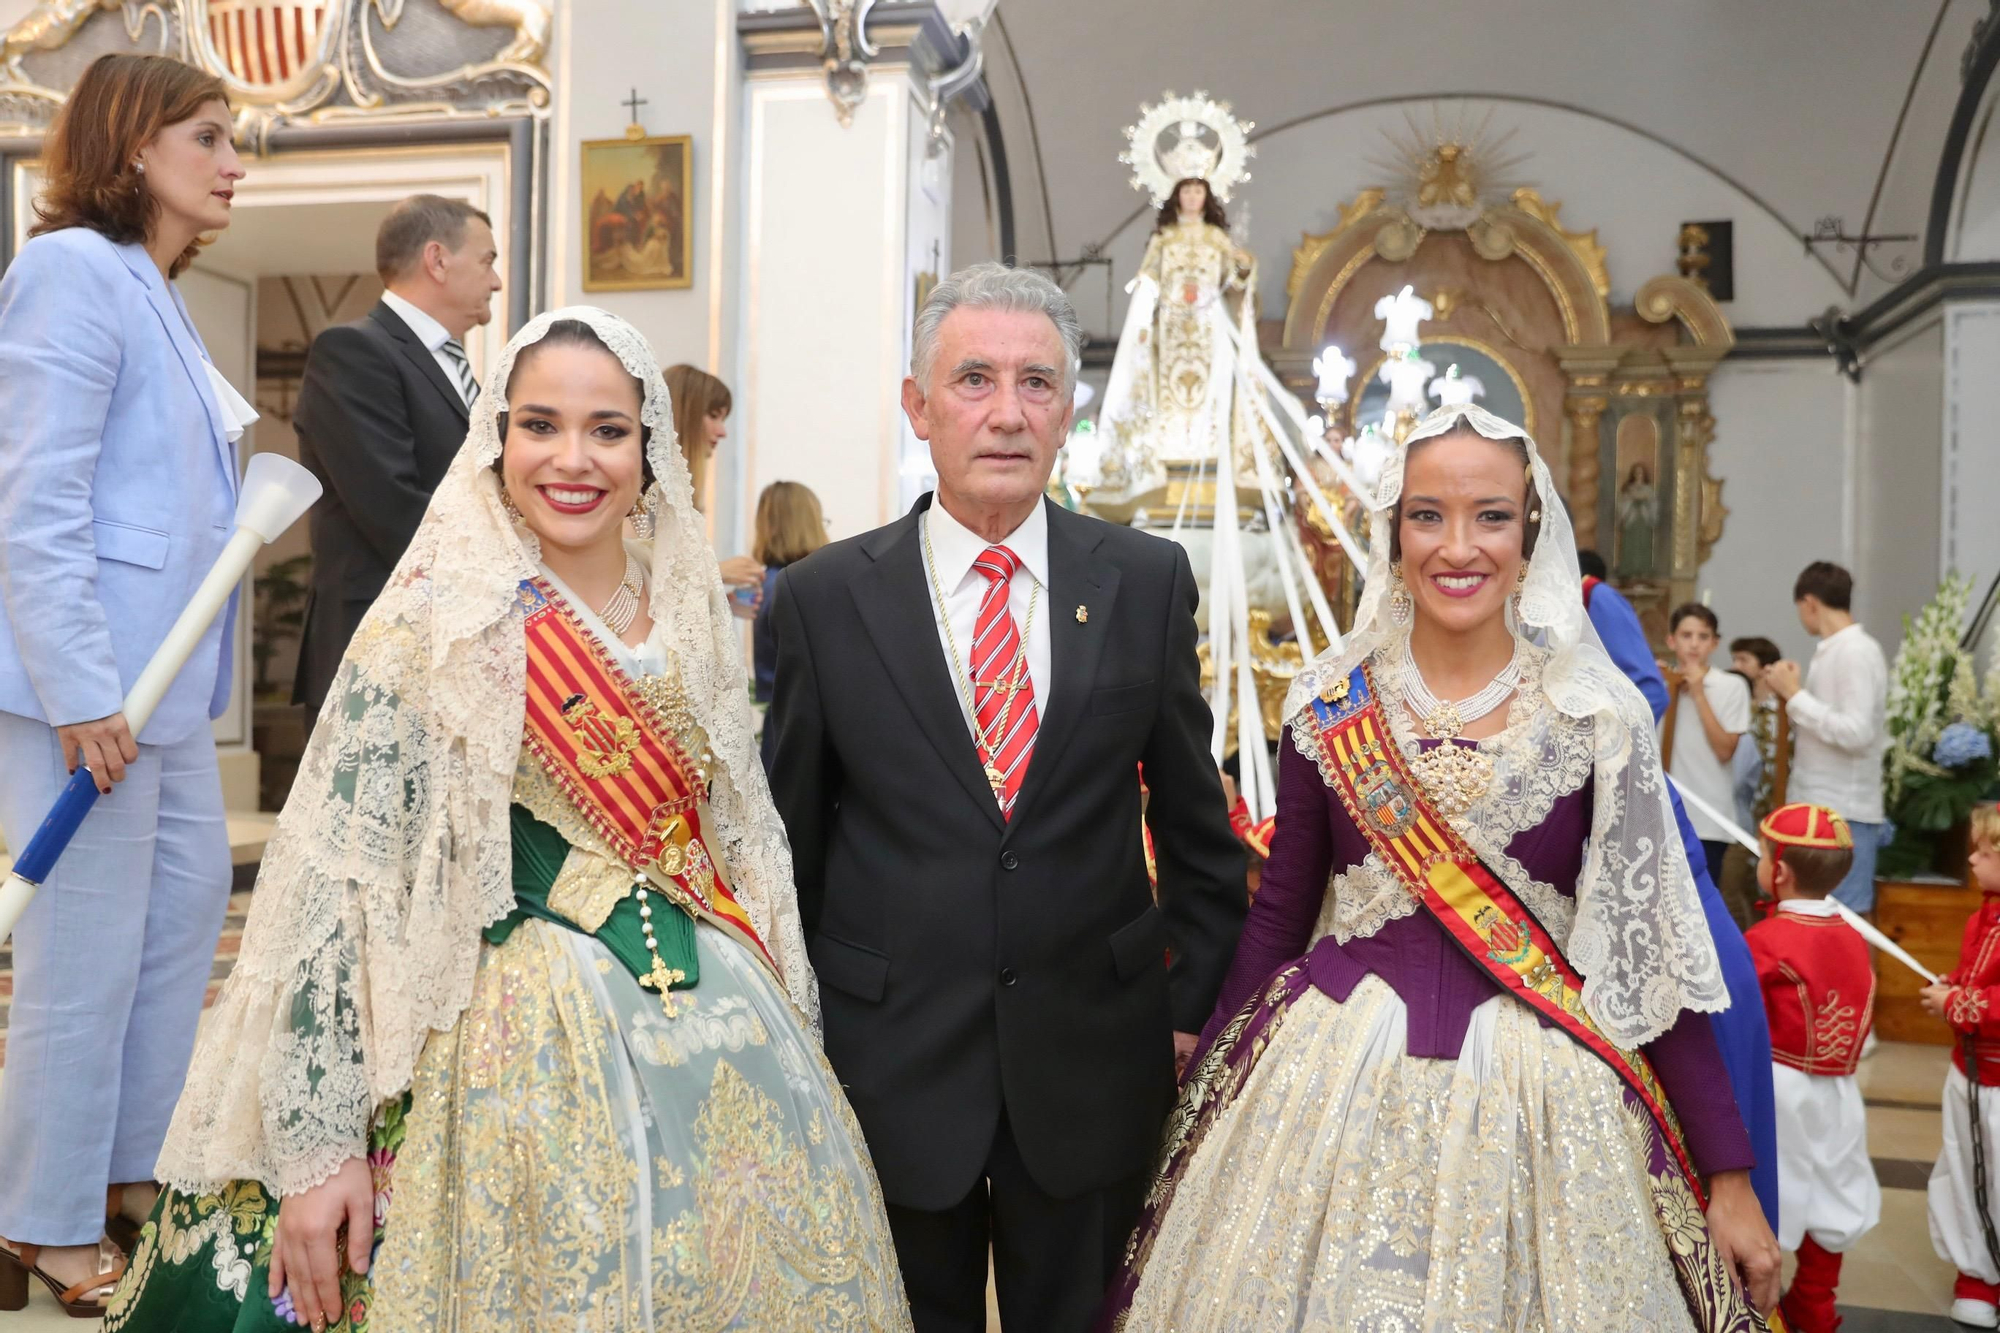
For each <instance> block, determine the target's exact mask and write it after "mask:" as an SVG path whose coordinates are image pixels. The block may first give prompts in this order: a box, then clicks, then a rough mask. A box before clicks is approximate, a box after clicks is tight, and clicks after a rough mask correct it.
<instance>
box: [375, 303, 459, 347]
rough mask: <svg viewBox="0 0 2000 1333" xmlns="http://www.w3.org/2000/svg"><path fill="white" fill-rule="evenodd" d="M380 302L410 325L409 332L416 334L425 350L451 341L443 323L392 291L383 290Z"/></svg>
mask: <svg viewBox="0 0 2000 1333" xmlns="http://www.w3.org/2000/svg"><path fill="white" fill-rule="evenodd" d="M382 304H383V305H386V306H388V307H389V308H390V309H391V310H393V311H395V312H396V316H397V318H399V319H401V320H402V321H403V322H404V323H405V324H407V325H409V326H410V332H411V333H414V334H416V335H417V341H418V342H420V343H422V344H423V345H424V349H425V350H426V351H431V352H435V351H436V350H437V349H438V348H440V347H442V346H444V345H445V344H446V343H448V342H450V341H451V334H450V332H449V331H447V330H446V328H445V326H444V325H442V324H440V323H438V322H437V321H436V320H434V319H432V318H431V317H430V315H428V314H427V313H425V312H424V311H422V310H420V309H418V308H417V307H416V306H415V305H413V304H411V303H410V302H409V301H406V300H404V299H403V298H402V297H400V296H398V295H396V294H395V293H394V292H391V291H384V292H383V293H382Z"/></svg>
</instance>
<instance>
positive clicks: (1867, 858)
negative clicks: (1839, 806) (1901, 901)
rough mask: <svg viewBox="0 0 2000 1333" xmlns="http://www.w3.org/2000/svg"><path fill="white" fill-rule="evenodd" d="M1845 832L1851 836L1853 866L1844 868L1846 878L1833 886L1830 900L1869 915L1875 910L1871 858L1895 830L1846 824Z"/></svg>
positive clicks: (1873, 867) (1851, 823)
mask: <svg viewBox="0 0 2000 1333" xmlns="http://www.w3.org/2000/svg"><path fill="white" fill-rule="evenodd" d="M1847 828H1848V831H1849V832H1850V833H1852V834H1853V835H1854V864H1853V865H1851V866H1849V867H1848V868H1847V877H1846V878H1845V879H1843V880H1841V881H1840V883H1839V884H1837V885H1835V886H1834V890H1833V896H1834V897H1835V898H1837V899H1839V900H1840V901H1841V902H1842V903H1845V904H1846V905H1847V906H1848V907H1849V908H1851V909H1853V910H1854V911H1856V912H1872V911H1874V910H1875V858H1876V856H1878V855H1879V854H1880V853H1881V851H1882V849H1883V848H1884V847H1887V846H1888V845H1889V840H1890V839H1891V838H1893V837H1894V836H1895V835H1896V826H1895V825H1894V824H1887V823H1884V824H1863V823H1861V822H1859V821H1858V820H1849V821H1848V823H1847Z"/></svg>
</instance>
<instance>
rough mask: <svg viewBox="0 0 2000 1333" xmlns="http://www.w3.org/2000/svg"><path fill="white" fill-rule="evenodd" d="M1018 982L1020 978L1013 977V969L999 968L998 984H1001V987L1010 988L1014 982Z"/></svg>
mask: <svg viewBox="0 0 2000 1333" xmlns="http://www.w3.org/2000/svg"><path fill="white" fill-rule="evenodd" d="M1019 980H1020V978H1019V977H1017V976H1015V975H1014V969H1013V968H1011V967H1003V968H1001V969H1000V984H1001V985H1003V986H1011V985H1013V984H1014V983H1015V982H1017V981H1019Z"/></svg>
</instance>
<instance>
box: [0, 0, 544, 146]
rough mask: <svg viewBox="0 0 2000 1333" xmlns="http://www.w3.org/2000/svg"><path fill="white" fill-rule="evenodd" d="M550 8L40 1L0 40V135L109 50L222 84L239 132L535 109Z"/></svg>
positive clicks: (43, 117)
mask: <svg viewBox="0 0 2000 1333" xmlns="http://www.w3.org/2000/svg"><path fill="white" fill-rule="evenodd" d="M550 21H551V14H550V4H549V0H39V3H38V4H37V5H36V6H35V8H34V9H32V10H30V11H29V13H28V14H27V16H26V17H25V18H23V19H22V20H21V21H20V22H18V23H16V24H15V25H14V26H13V27H12V28H10V29H8V30H7V32H6V33H5V34H4V36H0V129H5V128H19V129H28V130H37V129H41V128H44V127H46V126H47V124H48V123H49V122H50V121H51V120H53V119H54V117H55V113H56V109H57V108H58V107H60V106H61V105H62V102H63V99H64V97H65V96H66V95H67V92H68V89H69V87H70V85H71V84H72V83H73V82H74V81H75V79H76V77H77V75H78V74H80V73H81V72H82V70H83V68H84V66H86V65H87V64H88V63H89V62H90V60H92V59H94V58H96V57H97V56H99V55H103V54H105V53H106V52H111V51H130V52H143V53H147V54H153V55H166V56H172V57H174V58H176V59H178V60H184V61H186V62H187V63H188V64H191V65H195V66H198V67H199V68H202V69H205V70H208V71H209V72H211V73H213V74H215V75H217V76H218V77H220V78H221V79H222V81H223V83H224V85H225V86H226V87H227V88H228V89H229V95H230V99H231V101H232V102H234V103H235V105H236V107H237V134H238V137H239V138H240V139H242V140H244V141H246V142H249V143H251V144H253V145H257V146H261V145H262V142H263V140H264V137H265V136H266V135H268V134H269V132H270V131H271V130H272V129H273V128H275V127H277V126H279V125H284V124H297V123H311V124H318V123H324V122H327V121H332V120H338V119H343V118H360V117H368V118H382V117H395V116H415V115H424V116H436V115H440V114H442V115H481V116H485V115H495V114H508V113H525V114H533V115H540V114H545V113H546V111H547V109H548V106H549V93H550V85H549V78H548V74H547V72H546V71H545V70H544V69H543V68H542V65H541V61H542V57H543V55H544V53H545V52H546V50H547V48H548V40H549V25H550Z"/></svg>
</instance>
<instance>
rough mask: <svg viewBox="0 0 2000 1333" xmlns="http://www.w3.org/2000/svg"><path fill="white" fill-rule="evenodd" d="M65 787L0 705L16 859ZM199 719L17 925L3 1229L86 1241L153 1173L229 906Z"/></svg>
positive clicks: (139, 777) (107, 813) (4, 816)
mask: <svg viewBox="0 0 2000 1333" xmlns="http://www.w3.org/2000/svg"><path fill="white" fill-rule="evenodd" d="M68 781H69V774H68V773H67V772H66V771H65V770H64V767H63V756H62V745H61V743H60V742H59V741H58V740H57V739H56V733H55V730H54V728H52V727H50V726H49V725H48V724H47V723H45V722H38V721H35V720H33V719H31V718H25V717H20V716H18V715H16V714H13V713H5V712H0V833H4V834H5V836H6V839H7V846H8V848H9V849H10V850H11V851H12V852H13V853H14V854H15V855H17V856H18V855H19V854H20V852H21V850H22V849H23V848H25V847H26V846H27V844H28V839H29V838H30V837H32V836H33V835H34V832H35V830H36V828H38V827H39V826H40V824H41V821H42V819H43V817H44V816H46V815H47V814H48V812H49V806H50V805H51V804H52V803H53V802H54V801H55V798H56V794H57V793H58V792H60V791H61V790H62V787H63V785H64V784H65V783H66V782H68ZM229 879H230V866H229V834H228V831H227V829H226V827H225V825H224V823H223V816H222V779H221V775H220V773H219V771H218V770H217V767H216V761H215V741H214V739H213V738H212V737H211V735H210V733H209V730H208V728H207V727H202V728H201V729H200V730H199V731H197V732H196V733H195V734H194V735H193V736H190V737H188V738H187V739H186V740H183V741H178V742H175V743H173V744H170V745H141V746H140V747H139V758H138V759H137V760H136V761H135V762H133V763H130V764H127V765H126V766H125V780H124V781H123V782H121V783H119V784H118V785H117V786H115V787H113V788H112V789H111V794H110V795H108V796H103V797H100V798H99V799H98V802H97V805H96V807H95V808H94V809H93V810H92V811H91V812H90V815H89V817H88V818H86V819H85V820H84V821H83V826H82V828H80V829H79V830H78V831H77V835H76V838H75V840H74V841H72V842H71V843H70V845H69V850H68V851H67V852H65V853H64V854H63V858H62V860H60V861H58V862H57V863H56V868H55V870H54V871H53V872H52V873H51V874H50V876H49V879H48V882H47V883H46V884H44V885H42V887H41V891H40V892H38V893H37V894H36V895H35V899H34V901H33V902H32V903H31V904H30V905H29V907H28V910H27V913H26V914H25V915H24V916H23V917H22V918H21V922H20V924H19V925H18V926H17V927H16V928H15V930H14V1003H13V1008H12V1011H11V1013H10V1015H9V1018H8V1032H7V1063H6V1068H5V1070H4V1077H0V1236H5V1237H7V1238H8V1239H9V1240H13V1241H19V1242H27V1243H29V1244H35V1245H86V1244H90V1243H92V1242H94V1241H96V1240H97V1239H98V1237H99V1236H101V1235H103V1233H104V1194H105V1189H106V1187H107V1186H108V1185H109V1184H110V1183H111V1182H112V1181H121V1182H129V1181H137V1180H151V1179H152V1178H153V1164H154V1162H155V1161H156V1160H157V1159H158V1157H159V1154H160V1145H161V1143H162V1142H164V1141H165V1139H166V1134H167V1122H168V1120H169V1119H170V1118H171V1117H172V1116H173V1111H174V1103H175V1101H176V1100H178V1099H179V1097H180V1092H181V1084H182V1082H183V1081H184V1080H185V1079H186V1077H187V1067H188V1059H189V1057H190V1056H191V1055H192V1054H193V1051H194V1032H195V1024H196V1023H197V1022H198V1021H199V1020H200V1018H201V1002H202V996H203V994H204V993H205V992H206V990H207V987H208V979H209V973H210V971H211V970H212V969H213V968H214V965H215V944H216V940H217V938H218V937H219V936H220V935H221V933H222V919H223V915H224V914H225V913H226V912H227V910H228V906H229Z"/></svg>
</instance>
